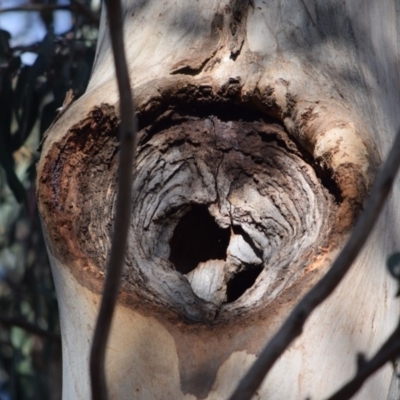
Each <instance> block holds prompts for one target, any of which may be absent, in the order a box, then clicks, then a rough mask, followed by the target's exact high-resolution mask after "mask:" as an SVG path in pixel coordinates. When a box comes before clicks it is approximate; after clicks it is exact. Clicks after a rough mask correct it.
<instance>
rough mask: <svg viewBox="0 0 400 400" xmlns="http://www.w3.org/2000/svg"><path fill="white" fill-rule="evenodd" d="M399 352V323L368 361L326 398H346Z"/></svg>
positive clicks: (330, 399)
mask: <svg viewBox="0 0 400 400" xmlns="http://www.w3.org/2000/svg"><path fill="white" fill-rule="evenodd" d="M399 354H400V323H399V325H397V328H396V329H395V331H394V332H393V333H392V334H391V335H390V337H389V338H388V339H387V340H386V342H385V343H384V344H383V345H382V347H381V348H380V349H379V350H378V352H377V353H376V354H375V356H374V357H373V358H371V360H370V361H368V362H365V363H363V364H362V365H360V367H359V368H358V371H357V373H356V375H355V376H354V378H353V379H352V380H350V381H349V382H348V383H347V384H346V385H344V386H343V387H342V388H341V389H339V390H338V391H337V392H336V393H335V394H334V395H333V396H331V397H329V399H328V400H347V399H350V398H351V397H352V396H353V395H354V394H356V393H357V392H358V390H359V389H361V386H362V385H363V384H364V382H365V381H366V380H367V379H368V378H369V377H370V376H371V375H372V374H374V373H375V372H376V371H378V369H380V368H381V367H382V366H384V365H385V364H386V363H387V362H388V361H391V360H394V359H395V358H396V356H398V355H399Z"/></svg>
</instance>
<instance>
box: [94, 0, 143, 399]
mask: <svg viewBox="0 0 400 400" xmlns="http://www.w3.org/2000/svg"><path fill="white" fill-rule="evenodd" d="M105 4H106V6H107V13H108V18H109V29H110V37H111V44H112V50H113V55H114V65H115V73H116V77H117V83H118V91H119V98H120V118H121V125H120V135H121V137H120V141H121V145H120V161H119V168H118V193H117V204H116V216H115V223H114V233H113V238H112V245H111V254H110V259H109V261H108V265H107V274H106V280H105V284H104V292H103V297H102V300H101V305H100V312H99V316H98V319H97V323H96V328H95V332H94V336H93V344H92V348H91V352H90V379H91V388H92V399H93V400H106V399H107V398H108V394H107V384H106V376H105V365H104V363H105V352H106V344H107V340H108V336H109V333H110V328H111V322H112V317H113V313H114V309H115V304H116V302H117V297H118V290H119V285H120V280H121V274H122V269H123V266H124V259H125V247H126V243H127V236H128V229H129V225H130V216H131V192H132V176H134V170H135V152H136V120H135V109H134V104H133V96H132V91H131V86H130V82H129V73H128V66H127V63H126V57H125V50H124V38H123V29H122V28H123V19H122V10H121V3H120V0H114V1H112V0H106V1H105Z"/></svg>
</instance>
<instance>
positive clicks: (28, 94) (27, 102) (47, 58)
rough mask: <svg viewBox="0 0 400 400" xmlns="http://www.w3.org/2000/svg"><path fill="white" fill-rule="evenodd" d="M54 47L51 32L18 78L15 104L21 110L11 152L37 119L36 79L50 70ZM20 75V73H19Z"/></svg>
mask: <svg viewBox="0 0 400 400" xmlns="http://www.w3.org/2000/svg"><path fill="white" fill-rule="evenodd" d="M54 51H55V46H54V34H53V32H52V31H50V32H49V33H47V35H46V36H45V37H44V39H43V41H42V42H41V43H40V46H39V50H38V56H37V58H36V61H35V62H34V63H33V65H32V66H31V67H30V68H29V69H27V71H29V72H28V74H27V76H26V77H25V76H24V77H23V78H22V77H20V80H21V84H20V80H19V82H18V85H17V89H16V93H17V99H18V100H17V103H16V107H17V108H18V109H19V108H20V107H21V108H22V113H21V114H20V118H19V119H18V122H19V126H18V130H17V131H16V132H15V134H14V135H13V137H12V150H13V151H15V150H17V149H18V148H19V147H20V146H21V145H22V144H23V143H24V142H25V140H26V139H27V137H28V136H29V134H30V133H31V130H32V128H33V126H34V124H35V121H36V120H37V118H38V112H39V105H40V101H41V98H40V96H39V91H38V90H37V88H36V86H37V78H38V77H39V76H41V75H43V74H44V73H45V72H46V71H48V70H49V69H50V66H51V64H52V62H53V56H54ZM21 74H22V73H21Z"/></svg>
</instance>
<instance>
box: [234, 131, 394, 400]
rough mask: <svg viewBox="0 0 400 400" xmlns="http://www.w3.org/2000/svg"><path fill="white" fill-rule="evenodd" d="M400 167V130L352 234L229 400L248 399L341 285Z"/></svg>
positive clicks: (370, 229) (376, 217) (373, 223)
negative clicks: (309, 320) (316, 309)
mask: <svg viewBox="0 0 400 400" xmlns="http://www.w3.org/2000/svg"><path fill="white" fill-rule="evenodd" d="M399 164H400V131H399V133H398V134H397V136H396V139H395V142H394V144H393V147H392V149H391V151H390V154H389V156H388V158H387V161H386V163H385V164H384V166H383V168H382V170H381V172H380V173H379V174H378V176H377V178H376V180H375V183H374V186H373V188H372V191H371V195H370V197H369V199H368V201H367V204H366V207H365V210H364V212H363V213H362V215H361V217H360V218H359V220H358V222H357V224H356V226H355V228H354V231H353V233H352V235H351V236H350V238H349V240H348V242H347V243H346V245H345V247H344V248H343V250H342V251H341V253H340V254H339V256H338V257H337V258H336V260H335V262H334V263H333V265H332V267H331V268H330V269H329V271H328V272H327V273H326V275H325V276H324V277H323V278H322V279H321V280H320V281H319V282H318V283H317V284H316V285H315V286H314V287H313V288H312V289H311V290H310V291H309V292H308V293H307V294H306V295H305V296H304V297H303V299H302V300H301V301H300V302H299V304H298V305H297V306H296V307H295V308H294V309H293V310H292V312H291V313H290V315H289V317H288V318H287V319H286V321H285V322H284V323H283V324H282V326H281V327H280V329H279V330H278V332H277V333H276V334H275V335H274V336H273V338H272V339H271V340H270V341H269V343H268V344H267V346H266V347H265V348H264V350H263V351H262V352H261V354H260V356H259V357H258V359H257V360H256V361H255V363H254V364H253V365H252V367H251V368H250V370H249V371H248V372H247V374H246V375H245V376H244V377H243V379H242V380H241V382H240V383H239V385H238V387H237V388H236V390H235V391H234V393H233V394H232V396H231V397H230V400H249V399H250V398H251V397H252V396H253V394H254V393H255V392H256V390H257V389H258V387H259V386H260V385H261V383H262V381H263V380H264V378H265V376H266V375H267V373H268V371H269V370H270V369H271V368H272V366H273V365H274V363H275V362H276V361H277V359H278V358H279V357H280V356H281V355H282V354H283V352H284V351H285V350H286V349H287V348H288V347H289V345H290V344H291V343H292V342H293V340H294V339H295V338H296V337H298V336H300V335H301V333H302V331H303V326H304V324H305V322H306V320H307V318H308V317H309V316H310V315H311V313H312V311H313V310H314V309H315V308H316V307H317V306H318V305H320V304H321V303H322V302H323V301H324V300H325V299H326V298H327V297H328V296H329V295H330V294H331V293H332V292H333V291H334V290H335V288H336V287H337V286H338V284H339V283H340V281H341V280H342V279H343V277H344V276H345V275H346V273H347V272H348V270H349V269H350V266H351V264H352V263H353V261H354V260H355V258H356V257H357V255H358V253H359V252H360V250H361V248H362V247H363V245H364V243H365V242H366V240H367V238H368V236H369V234H370V232H371V231H372V228H373V226H374V225H375V222H376V221H377V219H378V217H379V214H380V211H381V210H382V207H383V205H384V203H385V200H386V198H387V196H388V194H389V192H390V189H391V187H392V184H393V181H394V178H395V175H396V173H397V170H398V168H399Z"/></svg>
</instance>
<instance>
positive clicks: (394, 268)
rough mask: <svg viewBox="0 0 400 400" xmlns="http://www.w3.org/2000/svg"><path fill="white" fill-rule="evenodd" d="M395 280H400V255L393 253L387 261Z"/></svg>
mask: <svg viewBox="0 0 400 400" xmlns="http://www.w3.org/2000/svg"><path fill="white" fill-rule="evenodd" d="M386 265H387V267H388V269H389V272H390V274H391V275H392V277H393V278H395V279H397V280H400V253H393V254H392V255H391V256H390V257H389V258H388V259H387V261H386Z"/></svg>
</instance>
